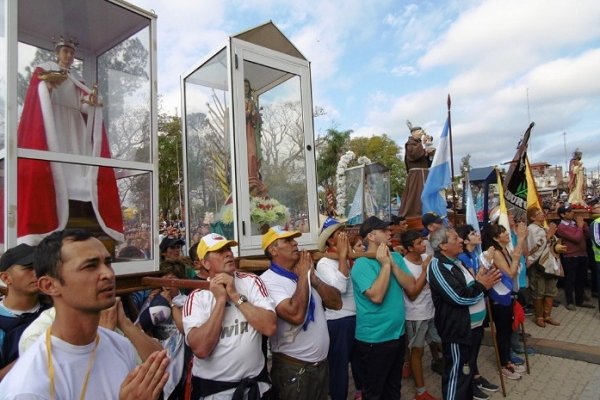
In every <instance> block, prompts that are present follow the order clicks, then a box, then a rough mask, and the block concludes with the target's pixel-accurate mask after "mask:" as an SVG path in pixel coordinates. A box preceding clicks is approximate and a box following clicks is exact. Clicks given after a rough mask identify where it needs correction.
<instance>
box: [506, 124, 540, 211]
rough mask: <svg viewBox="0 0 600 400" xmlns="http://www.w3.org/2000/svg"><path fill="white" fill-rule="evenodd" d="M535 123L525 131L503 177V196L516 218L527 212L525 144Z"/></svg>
mask: <svg viewBox="0 0 600 400" xmlns="http://www.w3.org/2000/svg"><path fill="white" fill-rule="evenodd" d="M534 125H535V123H533V122H532V123H531V124H530V125H529V128H527V130H526V131H525V134H524V135H523V139H521V142H520V143H519V146H518V148H517V153H516V154H515V157H514V158H513V160H512V161H511V163H510V168H509V169H508V173H507V174H506V177H505V178H504V198H505V199H506V202H507V208H508V209H510V210H511V211H512V213H513V215H514V216H515V219H516V220H522V218H523V217H524V216H525V215H526V213H527V176H526V173H525V171H526V163H525V159H526V158H527V144H528V143H529V136H530V135H531V129H532V128H533V127H534Z"/></svg>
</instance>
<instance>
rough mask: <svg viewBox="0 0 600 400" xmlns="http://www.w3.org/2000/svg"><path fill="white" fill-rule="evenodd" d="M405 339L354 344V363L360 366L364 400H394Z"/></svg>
mask: <svg viewBox="0 0 600 400" xmlns="http://www.w3.org/2000/svg"><path fill="white" fill-rule="evenodd" d="M405 341H406V335H402V336H401V337H400V339H396V340H390V341H387V342H383V343H366V342H361V341H360V340H357V341H356V359H357V360H358V362H359V363H360V365H361V371H362V374H363V376H362V378H363V389H362V396H363V399H364V400H398V399H400V390H401V384H402V364H403V363H404V346H405Z"/></svg>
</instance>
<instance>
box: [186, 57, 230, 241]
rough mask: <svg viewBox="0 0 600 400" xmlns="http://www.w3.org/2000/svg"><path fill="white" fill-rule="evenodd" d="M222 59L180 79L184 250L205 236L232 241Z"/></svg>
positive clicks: (226, 96) (224, 63)
mask: <svg viewBox="0 0 600 400" xmlns="http://www.w3.org/2000/svg"><path fill="white" fill-rule="evenodd" d="M226 56H227V53H226V50H225V49H223V50H222V51H220V52H219V53H218V54H217V55H216V56H214V57H213V58H211V59H210V60H209V61H207V62H206V63H205V64H203V65H202V67H200V68H199V69H198V70H196V71H195V72H194V73H192V74H191V75H189V76H188V77H187V78H185V123H186V126H185V132H186V145H187V163H188V164H187V179H188V192H189V193H188V194H187V196H188V199H187V200H188V201H187V203H186V204H188V217H189V226H190V235H191V240H190V245H191V244H193V243H195V242H197V241H198V240H199V238H200V237H201V236H202V235H204V234H206V233H208V232H209V231H210V232H217V233H220V234H222V235H224V236H226V237H227V238H228V239H233V238H234V233H233V219H234V213H235V208H234V204H233V200H232V198H231V152H230V142H229V136H230V133H229V132H230V131H229V130H230V126H231V124H230V121H229V107H230V105H229V90H228V87H227V59H226Z"/></svg>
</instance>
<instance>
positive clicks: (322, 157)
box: [317, 128, 352, 191]
mask: <svg viewBox="0 0 600 400" xmlns="http://www.w3.org/2000/svg"><path fill="white" fill-rule="evenodd" d="M351 133H352V131H351V130H347V131H338V130H336V129H333V128H330V129H327V134H326V135H325V136H324V137H323V138H322V139H321V140H319V141H317V154H318V156H317V184H319V185H321V186H322V187H323V188H325V191H328V190H333V189H334V186H335V175H336V169H337V164H338V162H339V159H340V157H341V156H342V155H343V154H344V153H345V152H346V151H347V150H348V146H349V143H350V134H351Z"/></svg>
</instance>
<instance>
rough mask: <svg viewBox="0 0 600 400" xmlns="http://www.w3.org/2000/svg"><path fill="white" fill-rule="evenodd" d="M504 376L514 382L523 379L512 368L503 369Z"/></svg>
mask: <svg viewBox="0 0 600 400" xmlns="http://www.w3.org/2000/svg"><path fill="white" fill-rule="evenodd" d="M502 375H504V377H506V379H512V380H514V381H518V380H519V379H521V375H519V374H518V373H516V372H515V371H514V370H512V369H511V368H510V367H502Z"/></svg>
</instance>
